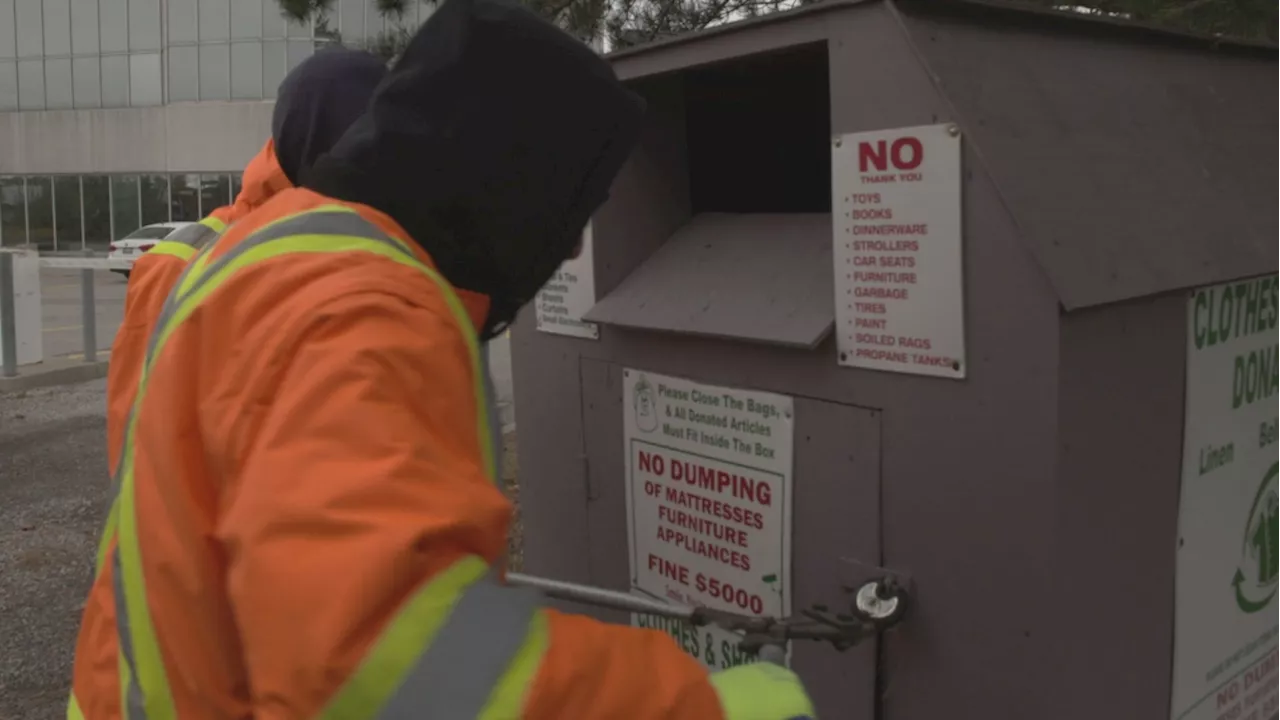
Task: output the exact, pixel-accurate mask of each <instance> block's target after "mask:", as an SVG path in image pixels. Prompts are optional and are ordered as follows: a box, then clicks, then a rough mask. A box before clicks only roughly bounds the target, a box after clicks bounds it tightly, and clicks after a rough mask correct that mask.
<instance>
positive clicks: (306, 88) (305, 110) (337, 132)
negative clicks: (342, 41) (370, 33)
mask: <svg viewBox="0 0 1280 720" xmlns="http://www.w3.org/2000/svg"><path fill="white" fill-rule="evenodd" d="M386 74H387V66H386V65H385V64H383V62H382V61H381V60H379V59H378V58H377V57H376V56H374V55H372V54H371V53H367V52H363V51H360V50H349V49H347V48H341V47H331V48H326V49H324V50H321V51H320V52H317V53H316V54H314V55H312V56H311V57H309V58H307V59H306V60H303V61H302V62H301V63H300V64H299V65H298V67H296V68H294V69H293V70H292V71H291V72H290V73H289V74H288V75H286V76H285V78H284V81H283V82H281V83H280V90H279V91H278V92H277V93H276V96H277V97H276V107H275V110H274V111H273V112H272V114H271V137H272V139H273V140H274V141H275V146H276V159H277V160H278V161H279V162H280V169H281V170H284V174H285V177H287V178H289V182H291V183H293V184H294V185H297V184H298V176H299V175H300V174H301V171H302V169H303V168H306V167H310V166H311V164H312V163H314V162H315V161H316V159H317V158H318V157H320V155H322V154H323V153H325V152H327V151H328V150H329V149H330V148H332V147H333V144H334V143H336V142H337V141H338V139H339V138H341V137H342V134H343V133H345V132H346V131H347V129H348V128H350V127H351V124H352V123H354V122H355V121H356V118H358V117H360V116H361V115H363V114H364V111H365V110H366V109H367V108H368V107H369V98H371V97H373V91H374V88H376V87H377V86H378V83H379V82H380V81H381V80H382V79H383V78H384V77H386Z"/></svg>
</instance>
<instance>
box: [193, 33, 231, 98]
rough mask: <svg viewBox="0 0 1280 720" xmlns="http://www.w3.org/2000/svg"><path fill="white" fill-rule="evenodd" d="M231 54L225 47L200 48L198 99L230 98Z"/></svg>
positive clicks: (202, 46)
mask: <svg viewBox="0 0 1280 720" xmlns="http://www.w3.org/2000/svg"><path fill="white" fill-rule="evenodd" d="M230 73H231V53H230V50H229V48H228V46H227V45H225V44H223V43H218V44H216V45H201V46H200V99H201V100H227V99H229V98H230V97H231V77H230Z"/></svg>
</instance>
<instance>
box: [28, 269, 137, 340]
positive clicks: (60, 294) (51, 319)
mask: <svg viewBox="0 0 1280 720" xmlns="http://www.w3.org/2000/svg"><path fill="white" fill-rule="evenodd" d="M82 287H83V281H82V280H81V278H80V271H79V270H55V269H50V268H45V269H43V270H41V271H40V311H41V312H40V314H41V318H40V319H41V325H42V327H41V329H40V330H41V332H40V339H41V344H42V345H43V349H44V356H45V357H47V358H54V357H64V356H77V355H83V353H84V339H83V336H84V322H83V317H84V310H83V306H82V304H81V299H80V294H81V288H82ZM128 287H129V283H128V281H127V280H125V278H124V276H123V275H120V274H118V273H113V272H108V271H105V270H98V271H94V273H93V295H94V301H95V302H94V307H95V309H96V312H95V313H94V316H95V318H96V321H97V322H96V330H97V343H96V344H97V346H98V349H99V350H110V349H111V342H112V341H113V340H115V337H116V329H117V328H119V327H120V320H121V318H123V317H124V295H125V290H126V289H128Z"/></svg>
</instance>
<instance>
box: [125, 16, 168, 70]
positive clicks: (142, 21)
mask: <svg viewBox="0 0 1280 720" xmlns="http://www.w3.org/2000/svg"><path fill="white" fill-rule="evenodd" d="M129 49H130V50H159V49H160V0H129ZM156 62H157V65H156V75H157V77H158V76H159V72H160V66H159V64H158V63H159V57H158V56H157V58H156Z"/></svg>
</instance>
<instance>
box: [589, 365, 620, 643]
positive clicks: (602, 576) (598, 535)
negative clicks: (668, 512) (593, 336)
mask: <svg viewBox="0 0 1280 720" xmlns="http://www.w3.org/2000/svg"><path fill="white" fill-rule="evenodd" d="M581 371H582V395H581V396H582V433H583V447H584V448H585V452H586V455H587V536H588V537H589V538H590V543H591V545H590V547H589V549H588V555H589V557H590V562H591V567H590V576H591V582H592V584H594V585H598V586H600V587H606V588H610V589H613V590H627V589H628V588H629V587H630V586H631V567H630V549H629V548H628V546H627V481H626V477H627V476H626V472H627V468H626V464H625V458H624V455H623V438H622V435H623V427H622V366H621V365H617V364H614V363H608V362H601V361H599V360H591V359H588V358H583V359H582V366H581ZM591 614H592V615H593V616H594V617H598V618H600V619H601V620H607V621H609V622H617V623H622V624H624V625H625V624H629V623H630V622H631V618H630V616H629V615H628V614H627V613H621V612H610V611H604V610H600V611H596V612H593V613H591Z"/></svg>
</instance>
